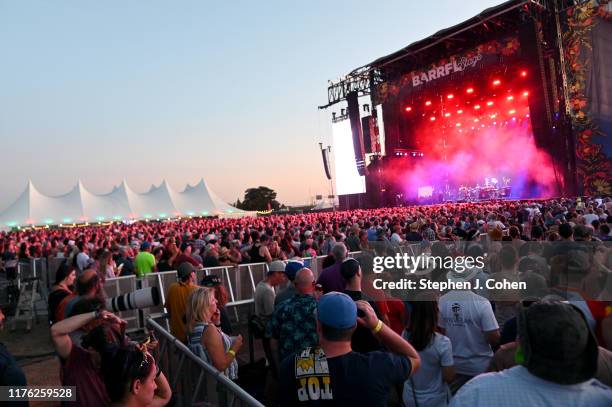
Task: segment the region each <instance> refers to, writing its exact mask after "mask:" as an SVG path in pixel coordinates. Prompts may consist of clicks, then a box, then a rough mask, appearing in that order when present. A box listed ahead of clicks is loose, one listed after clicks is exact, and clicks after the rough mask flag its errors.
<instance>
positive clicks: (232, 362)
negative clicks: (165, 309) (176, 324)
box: [187, 287, 242, 380]
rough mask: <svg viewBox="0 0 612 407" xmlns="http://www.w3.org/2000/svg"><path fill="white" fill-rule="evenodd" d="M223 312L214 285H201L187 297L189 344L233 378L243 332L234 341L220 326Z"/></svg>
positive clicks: (236, 369) (196, 352)
mask: <svg viewBox="0 0 612 407" xmlns="http://www.w3.org/2000/svg"><path fill="white" fill-rule="evenodd" d="M220 322H221V313H220V311H219V308H217V300H216V298H215V293H214V291H213V290H212V289H210V288H207V287H198V288H196V289H195V290H193V291H192V292H191V293H190V294H189V297H188V298H187V345H188V346H189V349H191V351H192V352H193V353H195V354H196V355H198V356H199V357H200V358H202V360H204V361H205V362H207V363H209V364H211V365H213V366H214V367H215V368H216V369H217V370H219V371H220V372H222V373H223V374H224V375H225V376H227V377H228V378H230V379H232V380H236V379H237V378H238V362H237V361H236V353H237V352H238V351H239V350H240V348H241V347H242V336H241V335H239V336H237V337H235V339H234V341H232V339H231V338H230V337H229V336H228V335H226V334H225V333H223V331H221V329H219V328H217V325H219V324H220Z"/></svg>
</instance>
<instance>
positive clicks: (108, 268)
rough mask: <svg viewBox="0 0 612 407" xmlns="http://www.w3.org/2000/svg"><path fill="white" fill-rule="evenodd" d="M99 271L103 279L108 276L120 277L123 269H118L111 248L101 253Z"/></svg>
mask: <svg viewBox="0 0 612 407" xmlns="http://www.w3.org/2000/svg"><path fill="white" fill-rule="evenodd" d="M98 273H99V274H100V276H101V277H102V279H103V280H106V279H107V278H115V277H119V275H120V274H121V270H118V269H117V265H116V264H115V261H114V260H113V257H112V254H111V252H110V251H109V250H103V251H102V254H101V255H100V265H99V267H98Z"/></svg>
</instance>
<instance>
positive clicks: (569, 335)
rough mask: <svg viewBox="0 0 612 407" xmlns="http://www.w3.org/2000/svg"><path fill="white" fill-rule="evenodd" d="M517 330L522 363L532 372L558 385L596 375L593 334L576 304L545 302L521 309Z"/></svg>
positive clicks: (595, 350)
mask: <svg viewBox="0 0 612 407" xmlns="http://www.w3.org/2000/svg"><path fill="white" fill-rule="evenodd" d="M518 331H519V337H520V338H521V346H522V347H523V350H524V354H525V362H524V363H523V365H525V367H526V368H527V370H529V372H531V373H532V374H533V375H535V376H537V377H539V378H542V379H544V380H548V381H551V382H554V383H559V384H575V383H581V382H584V381H587V380H589V379H591V378H592V377H593V376H594V375H595V372H596V371H597V355H598V349H597V342H596V340H595V335H593V332H592V331H591V330H590V328H589V326H588V324H587V322H586V319H585V317H584V315H583V314H582V312H581V311H580V310H579V309H578V308H576V307H575V306H573V305H570V304H566V303H561V302H548V301H546V302H540V303H537V304H533V305H531V306H530V307H529V308H527V309H521V311H520V313H519V318H518Z"/></svg>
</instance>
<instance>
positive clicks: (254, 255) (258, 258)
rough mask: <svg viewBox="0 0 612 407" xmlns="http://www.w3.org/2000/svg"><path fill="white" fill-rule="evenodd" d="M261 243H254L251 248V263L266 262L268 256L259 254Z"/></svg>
mask: <svg viewBox="0 0 612 407" xmlns="http://www.w3.org/2000/svg"><path fill="white" fill-rule="evenodd" d="M260 248H261V244H254V245H253V247H251V250H249V256H250V257H251V263H265V262H266V258H265V257H263V256H262V255H260V254H259V249H260Z"/></svg>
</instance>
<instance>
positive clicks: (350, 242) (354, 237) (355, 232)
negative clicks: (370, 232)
mask: <svg viewBox="0 0 612 407" xmlns="http://www.w3.org/2000/svg"><path fill="white" fill-rule="evenodd" d="M345 243H346V247H347V249H348V251H350V252H359V251H361V246H360V244H359V227H352V228H351V230H350V231H349V235H348V237H347V238H346V242H345ZM332 248H333V247H332Z"/></svg>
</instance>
